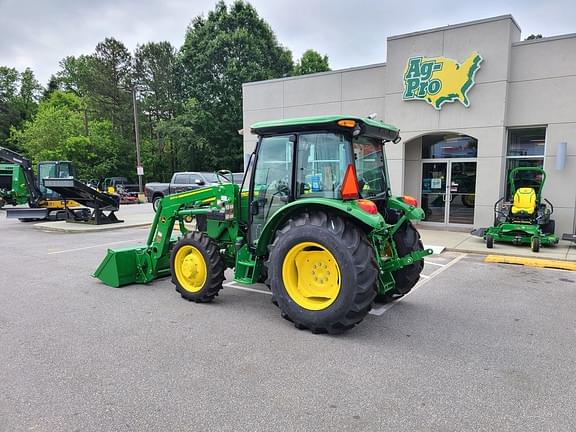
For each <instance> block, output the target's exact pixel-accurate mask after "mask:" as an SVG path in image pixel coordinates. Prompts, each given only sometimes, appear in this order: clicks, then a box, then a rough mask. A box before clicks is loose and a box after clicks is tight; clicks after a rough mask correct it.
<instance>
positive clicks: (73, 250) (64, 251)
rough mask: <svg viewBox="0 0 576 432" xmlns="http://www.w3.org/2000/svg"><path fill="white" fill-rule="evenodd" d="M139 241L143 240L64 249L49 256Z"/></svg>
mask: <svg viewBox="0 0 576 432" xmlns="http://www.w3.org/2000/svg"><path fill="white" fill-rule="evenodd" d="M139 241H142V240H122V241H117V242H112V243H102V244H98V245H94V246H85V247H81V248H75V249H64V250H60V251H55V252H48V255H55V254H61V253H68V252H76V251H81V250H86V249H94V248H99V247H102V246H113V245H117V244H121V243H137V242H139Z"/></svg>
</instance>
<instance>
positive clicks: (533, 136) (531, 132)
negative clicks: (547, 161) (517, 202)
mask: <svg viewBox="0 0 576 432" xmlns="http://www.w3.org/2000/svg"><path fill="white" fill-rule="evenodd" d="M545 143H546V128H544V127H540V128H530V129H509V130H508V150H507V152H506V199H510V198H511V197H510V184H509V180H508V179H509V174H510V171H512V170H513V169H514V168H517V167H538V168H542V167H544V145H545Z"/></svg>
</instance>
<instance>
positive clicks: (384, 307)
mask: <svg viewBox="0 0 576 432" xmlns="http://www.w3.org/2000/svg"><path fill="white" fill-rule="evenodd" d="M466 256H467V254H462V255H459V256H457V257H456V258H454V259H453V260H452V261H450V262H449V263H448V264H442V265H441V267H440V268H439V269H438V270H435V271H434V272H432V273H431V274H430V275H423V274H421V275H420V277H421V278H422V280H420V282H418V283H417V284H416V285H415V286H414V288H412V290H411V291H410V292H409V293H408V294H406V295H405V296H404V297H402V298H401V299H399V300H397V301H395V302H393V303H388V304H385V305H382V306H380V307H377V308H374V309H372V310H371V311H370V312H369V313H370V315H375V316H381V315H383V314H384V313H385V312H386V311H388V310H389V309H391V308H392V307H393V306H394V305H396V304H398V303H399V302H401V301H402V300H403V299H405V298H406V297H408V296H409V295H410V294H411V293H413V292H414V291H416V290H417V289H418V288H420V287H421V286H422V285H424V284H425V283H427V282H428V281H430V280H431V279H433V278H435V277H436V276H438V275H439V274H440V273H442V272H444V271H446V270H448V269H449V268H450V267H452V266H453V265H454V264H456V263H457V262H458V261H460V260H461V259H463V258H464V257H466ZM222 286H224V287H227V288H234V289H238V290H242V291H250V292H255V293H260V294H268V295H272V292H271V291H263V290H259V289H254V288H248V287H245V286H240V285H237V284H236V282H227V283H225V284H222Z"/></svg>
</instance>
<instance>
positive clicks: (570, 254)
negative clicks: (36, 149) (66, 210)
mask: <svg viewBox="0 0 576 432" xmlns="http://www.w3.org/2000/svg"><path fill="white" fill-rule="evenodd" d="M117 216H118V218H119V219H121V220H124V222H123V223H117V224H109V225H89V224H78V223H67V222H65V221H58V222H40V223H36V224H35V225H34V228H35V229H39V230H43V231H53V232H61V233H85V232H98V231H108V230H117V229H122V228H134V227H146V226H149V225H150V224H152V220H153V218H154V212H153V210H152V207H151V205H150V204H144V205H138V206H135V205H131V206H122V207H121V210H120V211H119V212H118V213H117ZM416 228H417V229H418V231H419V232H420V235H421V237H422V242H423V243H424V244H425V245H426V247H431V248H433V249H434V253H440V252H441V251H442V250H443V249H444V250H449V251H457V252H466V253H475V254H481V255H507V256H521V257H530V258H544V259H553V260H563V261H576V244H573V243H571V242H566V241H562V240H560V243H558V244H557V245H556V246H542V248H541V249H540V252H538V253H534V252H532V251H531V250H530V247H529V246H515V245H512V244H509V243H495V244H494V248H493V249H488V248H487V247H486V243H485V242H484V240H483V239H482V238H480V237H475V236H473V235H470V234H469V233H468V232H461V231H444V230H439V229H438V230H437V229H429V228H423V227H422V226H420V225H417V226H416Z"/></svg>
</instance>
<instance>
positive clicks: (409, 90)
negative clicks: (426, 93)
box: [404, 78, 420, 99]
mask: <svg viewBox="0 0 576 432" xmlns="http://www.w3.org/2000/svg"><path fill="white" fill-rule="evenodd" d="M419 83H420V79H419V78H410V79H407V80H405V84H404V86H405V88H406V91H405V92H404V99H414V91H415V90H416V89H417V88H418V84H419Z"/></svg>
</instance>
